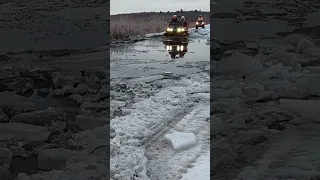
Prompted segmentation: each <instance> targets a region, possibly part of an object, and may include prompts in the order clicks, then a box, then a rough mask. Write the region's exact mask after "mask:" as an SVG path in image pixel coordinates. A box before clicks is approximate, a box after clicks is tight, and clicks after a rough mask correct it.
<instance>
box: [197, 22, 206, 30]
mask: <svg viewBox="0 0 320 180" xmlns="http://www.w3.org/2000/svg"><path fill="white" fill-rule="evenodd" d="M198 27H202V28H204V20H197V22H196V29H198Z"/></svg>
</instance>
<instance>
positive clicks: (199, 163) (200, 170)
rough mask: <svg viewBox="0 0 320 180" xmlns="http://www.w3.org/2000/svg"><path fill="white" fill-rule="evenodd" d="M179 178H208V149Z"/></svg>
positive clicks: (198, 179)
mask: <svg viewBox="0 0 320 180" xmlns="http://www.w3.org/2000/svg"><path fill="white" fill-rule="evenodd" d="M180 180H210V151H209V152H207V153H205V154H203V155H202V156H200V157H199V158H198V159H197V160H196V162H195V163H193V167H192V168H190V169H188V172H187V173H186V174H184V175H183V177H182V178H181V179H180Z"/></svg>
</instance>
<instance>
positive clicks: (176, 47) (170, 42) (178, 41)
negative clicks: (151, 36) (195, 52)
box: [163, 38, 189, 59]
mask: <svg viewBox="0 0 320 180" xmlns="http://www.w3.org/2000/svg"><path fill="white" fill-rule="evenodd" d="M163 44H164V45H165V49H166V50H167V51H168V53H169V54H170V56H171V59H177V58H184V55H185V54H186V53H187V52H188V44H189V43H188V39H187V38H175V39H164V40H163Z"/></svg>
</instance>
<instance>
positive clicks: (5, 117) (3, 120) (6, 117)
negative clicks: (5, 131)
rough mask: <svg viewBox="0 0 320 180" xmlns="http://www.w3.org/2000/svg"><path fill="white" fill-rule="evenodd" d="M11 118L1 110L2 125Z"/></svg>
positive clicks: (0, 121)
mask: <svg viewBox="0 0 320 180" xmlns="http://www.w3.org/2000/svg"><path fill="white" fill-rule="evenodd" d="M8 121H9V117H8V116H7V115H6V114H5V113H4V111H3V109H2V108H0V123H4V122H8Z"/></svg>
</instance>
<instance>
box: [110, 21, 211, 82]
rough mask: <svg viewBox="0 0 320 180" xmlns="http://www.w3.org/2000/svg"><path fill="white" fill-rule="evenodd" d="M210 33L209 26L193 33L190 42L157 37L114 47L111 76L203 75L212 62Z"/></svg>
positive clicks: (112, 47) (189, 38)
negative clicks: (210, 60)
mask: <svg viewBox="0 0 320 180" xmlns="http://www.w3.org/2000/svg"><path fill="white" fill-rule="evenodd" d="M209 32H210V26H207V27H206V28H205V29H198V30H195V29H193V30H191V35H190V37H188V38H183V39H168V38H163V37H157V36H153V37H150V38H148V39H147V40H145V41H140V42H137V43H134V44H121V45H114V46H111V48H110V56H111V63H110V76H111V78H125V77H139V76H150V75H155V74H162V73H164V72H168V71H169V72H173V73H177V74H181V75H183V74H191V73H196V72H200V71H202V70H204V68H205V67H204V66H205V64H208V62H209V59H210V46H209V44H208V35H209ZM207 68H209V67H207ZM207 70H209V69H207Z"/></svg>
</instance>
